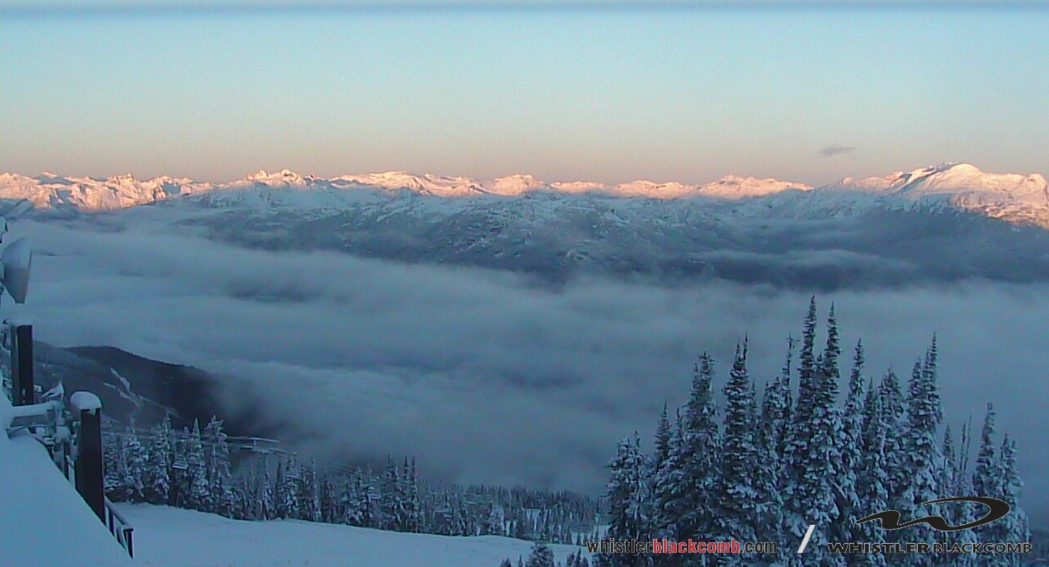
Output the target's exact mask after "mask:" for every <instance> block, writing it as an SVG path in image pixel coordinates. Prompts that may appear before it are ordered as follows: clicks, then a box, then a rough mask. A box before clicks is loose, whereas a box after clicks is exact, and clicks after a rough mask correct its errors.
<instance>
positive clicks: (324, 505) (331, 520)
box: [320, 474, 343, 524]
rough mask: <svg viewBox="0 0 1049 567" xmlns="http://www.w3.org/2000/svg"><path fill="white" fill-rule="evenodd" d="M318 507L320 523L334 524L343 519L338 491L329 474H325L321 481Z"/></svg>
mask: <svg viewBox="0 0 1049 567" xmlns="http://www.w3.org/2000/svg"><path fill="white" fill-rule="evenodd" d="M320 505H321V521H322V522H325V523H328V524H335V523H338V522H339V521H340V520H341V518H342V517H343V514H342V511H341V510H340V509H339V507H340V502H339V491H338V489H337V488H336V485H335V481H334V479H333V477H332V475H330V474H325V475H324V477H323V478H322V479H321V487H320Z"/></svg>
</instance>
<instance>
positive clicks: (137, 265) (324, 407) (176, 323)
mask: <svg viewBox="0 0 1049 567" xmlns="http://www.w3.org/2000/svg"><path fill="white" fill-rule="evenodd" d="M100 226H106V227H108V228H106V229H105V230H101V229H100ZM21 235H28V236H30V237H31V238H32V240H33V243H34V248H35V251H36V256H35V258H34V265H33V270H34V271H33V279H32V284H31V291H30V298H29V301H28V303H27V304H26V305H24V306H14V305H13V303H12V302H11V300H10V298H9V297H6V296H5V297H4V299H3V303H2V309H3V315H4V316H5V317H10V316H12V315H18V316H20V317H30V318H32V320H33V321H34V323H35V325H36V327H35V329H36V333H37V337H38V338H39V339H41V340H44V341H48V342H51V343H53V344H57V345H59V346H79V345H111V346H116V347H119V348H122V349H125V350H127V351H130V352H133V353H135V354H138V355H141V356H145V357H149V358H154V359H158V360H163V361H167V362H175V363H180V364H188V365H193V366H196V367H199V368H202V369H204V370H207V371H209V372H210V373H212V374H214V375H216V376H218V377H220V379H219V380H218V384H217V386H218V387H220V388H221V389H222V391H223V392H225V396H226V398H227V400H228V403H229V404H230V411H231V412H232V411H237V408H240V407H248V406H252V407H259V408H262V409H263V410H264V412H265V413H266V414H268V415H270V416H272V420H273V422H274V423H281V424H283V425H284V431H285V436H286V440H288V441H290V442H294V443H297V444H298V445H299V446H300V447H302V448H303V450H304V451H307V452H313V453H315V454H318V455H321V456H323V457H324V458H326V459H328V460H340V461H347V462H354V463H364V462H368V463H381V462H382V461H383V460H384V459H385V456H386V455H387V454H388V453H389V454H393V455H395V456H399V455H416V456H417V458H418V460H419V466H420V469H421V471H422V474H423V475H424V476H426V477H428V478H439V479H443V480H448V481H458V482H486V483H500V484H517V483H520V484H524V485H527V486H531V487H536V488H557V489H560V488H566V489H574V490H581V491H588V492H591V493H595V494H596V493H599V492H600V491H601V488H602V486H603V483H604V481H605V478H606V473H607V470H605V469H604V468H603V467H604V465H605V464H606V463H607V461H608V459H609V458H610V457H611V456H612V454H613V452H614V450H615V443H616V441H617V440H618V439H619V438H621V437H622V436H624V435H628V434H631V433H633V432H634V431H635V430H636V431H639V432H640V433H641V434H642V435H643V436H644V437H645V438H646V439H649V438H650V436H651V433H652V430H653V429H654V424H655V421H656V419H657V417H658V414H659V411H660V410H661V408H662V406H663V403H664V401H666V402H669V404H670V406H671V408H672V410H673V408H674V407H676V406H677V405H679V404H681V403H682V402H683V401H684V400H685V399H686V396H687V393H688V387H689V381H690V376H691V370H692V365H693V362H694V361H695V359H696V356H697V354H698V353H700V352H702V351H704V350H705V351H709V352H711V353H712V354H713V355H714V356H715V357H716V358H717V359H718V361H719V377H720V380H721V382H720V383H719V384H718V387H719V388H720V386H721V385H722V384H723V381H724V379H725V378H726V376H727V369H728V365H729V364H730V357H731V355H732V352H733V349H734V347H735V345H736V342H737V341H738V340H741V339H742V338H743V337H744V336H748V337H749V340H750V355H751V358H750V369H751V375H752V377H753V378H755V379H756V380H757V382H758V384H759V390H760V386H761V385H762V384H763V383H764V382H765V381H766V380H770V379H771V378H772V377H773V376H774V375H775V373H776V372H777V371H778V370H779V368H780V367H781V366H782V365H783V358H784V355H785V353H786V345H787V342H786V339H787V337H788V335H791V334H793V336H795V337H797V336H799V335H800V329H801V321H802V317H803V316H804V313H805V310H806V307H807V302H808V297H809V296H808V294H806V293H802V292H797V291H780V290H776V289H774V288H771V287H767V286H759V285H747V286H744V285H738V284H710V283H707V284H703V285H702V286H694V287H688V286H685V287H682V286H676V287H667V286H659V285H650V284H640V283H625V282H621V281H614V280H610V279H599V278H580V279H576V280H573V281H571V282H570V283H569V284H567V285H565V286H562V287H559V288H557V289H551V288H550V287H544V286H542V285H536V284H535V282H534V281H531V280H528V279H525V278H521V277H518V276H515V275H513V274H509V273H504V272H494V271H484V270H474V269H457V268H447V267H437V266H427V265H403V264H396V263H390V262H383V261H377V260H363V259H358V258H354V257H350V256H347V255H342V254H337V253H330V252H313V253H310V252H266V251H259V250H246V249H242V248H237V247H233V246H230V245H226V244H222V243H217V242H213V241H209V240H205V239H203V238H200V237H197V236H193V235H191V234H188V233H185V232H179V231H175V230H172V228H171V227H170V225H168V224H166V223H153V222H148V223H147V222H143V223H124V224H114V225H99V224H97V223H91V222H86V223H85V222H58V221H52V222H34V221H19V222H17V223H12V233H10V234H9V235H8V237H7V239H6V240H5V242H9V241H11V240H13V238H14V237H17V236H21ZM1047 292H1049V285H1045V284H1038V285H1033V284H1032V285H1007V284H997V283H993V282H970V283H963V284H957V283H956V284H951V285H923V286H921V287H913V288H903V289H899V288H897V289H892V290H884V291H870V290H867V291H862V292H861V291H838V292H835V293H833V294H828V295H822V296H820V297H818V301H819V304H820V308H821V317H825V316H826V309H827V307H828V306H829V305H830V304H831V302H833V303H834V304H835V306H836V309H837V316H838V319H839V321H840V324H841V328H842V338H843V341H842V343H843V350H844V351H845V355H844V356H843V359H845V360H846V363H845V368H844V369H843V374H845V375H847V372H848V362H847V359H848V358H849V355H850V354H851V349H852V346H853V345H854V344H855V342H856V341H857V339H859V338H861V337H862V339H863V342H864V345H865V347H866V351H867V360H868V365H867V374H868V375H874V376H875V377H880V376H881V375H883V374H884V372H885V371H886V369H888V368H889V367H894V368H895V369H896V370H897V372H898V373H899V374H900V375H901V377H904V378H905V377H907V376H909V373H910V367H911V365H912V364H913V362H914V361H915V360H917V359H918V357H920V356H921V355H922V353H923V352H924V350H925V349H926V347H927V346H928V344H929V340H930V337H931V336H932V334H933V333H937V335H938V337H939V346H940V354H941V358H940V360H941V374H940V385H941V388H942V394H943V399H944V406H945V410H946V417H947V420H948V421H949V422H950V423H951V424H952V425H953V426H954V428H955V438H956V439H957V427H958V426H959V425H960V424H961V423H962V422H963V421H966V420H969V419H970V418H971V419H972V420H973V422H974V427H975V429H976V430H977V431H978V430H979V425H980V422H981V421H982V418H983V413H984V408H985V405H986V403H987V402H993V403H994V404H995V406H996V408H997V410H998V412H999V420H998V423H999V426H1000V432H1002V431H1007V432H1009V433H1010V434H1011V435H1012V436H1014V437H1015V438H1016V439H1017V442H1018V446H1019V462H1020V467H1021V472H1022V473H1023V475H1024V477H1025V479H1026V481H1027V489H1026V496H1025V499H1024V502H1025V506H1026V507H1027V509H1028V510H1029V512H1030V513H1031V514H1032V519H1033V520H1034V524H1035V525H1036V526H1038V525H1041V526H1046V525H1047V524H1049V466H1047V465H1049V444H1047V443H1045V440H1046V439H1047V438H1049V421H1047V420H1046V419H1045V414H1044V413H1045V409H1044V408H1045V404H1044V400H1046V399H1047V398H1049V332H1047V331H1049V293H1047ZM822 329H823V326H822V324H821V330H822ZM245 386H247V388H246V387H245ZM245 392H250V393H245Z"/></svg>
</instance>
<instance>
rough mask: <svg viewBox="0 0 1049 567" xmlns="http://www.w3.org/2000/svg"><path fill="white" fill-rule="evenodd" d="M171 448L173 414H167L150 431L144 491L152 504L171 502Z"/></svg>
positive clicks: (147, 499)
mask: <svg viewBox="0 0 1049 567" xmlns="http://www.w3.org/2000/svg"><path fill="white" fill-rule="evenodd" d="M171 449H172V448H171V416H168V415H166V414H165V415H164V419H163V420H161V422H160V423H158V424H157V425H156V426H155V427H153V430H152V431H151V433H150V441H149V455H148V459H147V461H146V470H145V481H144V484H145V487H144V492H145V497H146V501H147V502H150V503H152V504H169V503H170V500H169V498H170V496H171Z"/></svg>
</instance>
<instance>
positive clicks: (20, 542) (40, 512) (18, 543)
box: [0, 396, 132, 567]
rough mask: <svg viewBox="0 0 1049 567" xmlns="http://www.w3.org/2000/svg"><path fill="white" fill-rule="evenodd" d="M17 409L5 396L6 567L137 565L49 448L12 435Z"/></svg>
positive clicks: (0, 554) (0, 432)
mask: <svg viewBox="0 0 1049 567" xmlns="http://www.w3.org/2000/svg"><path fill="white" fill-rule="evenodd" d="M13 410H14V408H12V407H11V404H10V402H9V401H8V400H7V398H6V397H5V396H0V567H24V566H28V565H40V566H47V565H63V566H66V565H68V566H74V565H91V566H99V567H109V566H113V567H118V566H123V565H132V562H131V560H130V559H129V558H128V555H127V552H126V551H125V550H124V549H123V548H121V547H120V545H119V544H118V543H117V542H116V540H114V539H113V536H111V535H110V534H109V532H108V531H107V530H106V526H105V525H103V524H102V523H101V522H99V521H98V517H97V516H96V515H95V513H94V512H93V511H92V510H91V508H90V507H89V506H88V505H87V503H85V502H84V500H83V498H81V497H80V495H79V494H77V492H76V490H74V488H73V486H72V485H71V484H69V482H68V481H67V480H66V479H65V477H63V476H62V473H61V472H60V471H59V470H58V468H57V467H55V465H54V463H53V462H52V461H51V457H50V456H49V455H48V453H47V449H46V448H45V447H44V446H43V445H41V444H40V443H39V442H38V441H37V440H36V439H35V438H34V437H33V436H31V435H29V434H26V433H16V434H15V436H14V437H11V438H8V435H7V426H8V425H9V424H10V422H11V417H12V415H13V414H14V411H13Z"/></svg>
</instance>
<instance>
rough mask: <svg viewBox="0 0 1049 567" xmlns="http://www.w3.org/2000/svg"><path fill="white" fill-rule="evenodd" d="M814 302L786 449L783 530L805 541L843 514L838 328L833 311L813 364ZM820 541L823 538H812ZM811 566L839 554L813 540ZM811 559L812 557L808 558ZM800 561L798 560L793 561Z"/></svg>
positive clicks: (835, 560)
mask: <svg viewBox="0 0 1049 567" xmlns="http://www.w3.org/2000/svg"><path fill="white" fill-rule="evenodd" d="M815 320H816V306H815V299H813V300H812V301H810V303H809V312H808V315H807V316H806V319H805V330H804V335H803V336H802V348H801V366H800V368H799V391H798V400H797V405H796V409H795V412H794V424H793V427H792V429H791V441H790V443H789V446H788V455H789V457H788V458H789V464H788V466H787V469H788V474H787V477H788V481H787V483H786V485H785V490H784V492H785V497H786V498H785V508H786V511H787V512H788V516H787V518H786V521H785V528H786V529H787V531H788V533H789V534H791V535H792V536H794V537H796V538H801V537H803V536H804V534H805V532H806V531H807V529H808V526H809V524H820V525H831V524H833V523H835V522H837V521H838V517H839V516H840V514H841V512H840V509H839V508H838V504H837V501H838V500H839V499H840V497H838V495H837V493H836V490H835V489H836V485H835V484H834V481H835V473H836V471H835V464H834V463H835V462H837V460H838V459H839V458H840V446H839V440H840V439H841V436H842V424H841V415H840V413H839V410H838V407H837V405H836V404H837V397H838V379H839V371H838V356H839V355H840V348H839V346H838V326H837V321H836V319H835V316H834V308H833V306H832V307H831V310H830V315H829V317H828V320H827V344H826V347H825V348H824V351H823V354H822V355H821V356H820V357H819V359H818V360H813V348H814V344H815V332H816V331H815V330H816V324H815ZM813 537H814V538H822V537H825V536H824V535H822V534H821V535H819V536H813ZM813 543H814V544H816V545H815V546H814V547H813V548H812V557H809V558H806V559H805V560H806V561H807V562H812V563H814V564H820V565H838V564H842V563H843V560H842V558H841V556H840V555H834V554H829V553H828V552H827V551H826V548H825V547H824V546H822V545H820V544H821V543H822V542H820V541H818V540H816V541H813ZM806 555H808V553H806ZM794 559H795V560H798V561H800V558H794Z"/></svg>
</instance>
